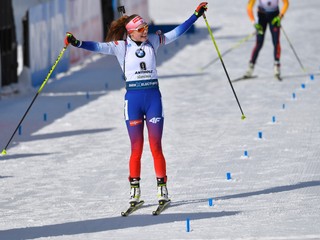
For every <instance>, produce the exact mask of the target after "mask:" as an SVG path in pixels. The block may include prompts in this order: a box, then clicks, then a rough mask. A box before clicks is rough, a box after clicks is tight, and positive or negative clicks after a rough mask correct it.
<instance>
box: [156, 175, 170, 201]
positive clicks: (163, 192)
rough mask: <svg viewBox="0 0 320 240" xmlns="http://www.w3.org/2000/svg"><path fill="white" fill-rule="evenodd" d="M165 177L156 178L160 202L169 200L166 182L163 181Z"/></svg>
mask: <svg viewBox="0 0 320 240" xmlns="http://www.w3.org/2000/svg"><path fill="white" fill-rule="evenodd" d="M165 179H166V178H157V186H158V194H157V197H158V201H159V203H161V202H169V201H170V199H169V195H168V189H167V183H166V181H165Z"/></svg>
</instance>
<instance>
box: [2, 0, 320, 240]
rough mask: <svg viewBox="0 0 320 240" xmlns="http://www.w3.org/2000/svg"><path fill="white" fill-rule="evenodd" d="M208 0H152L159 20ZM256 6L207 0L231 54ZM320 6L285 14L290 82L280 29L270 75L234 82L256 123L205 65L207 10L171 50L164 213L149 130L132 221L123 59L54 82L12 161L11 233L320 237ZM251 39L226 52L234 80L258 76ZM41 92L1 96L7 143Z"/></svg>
mask: <svg viewBox="0 0 320 240" xmlns="http://www.w3.org/2000/svg"><path fill="white" fill-rule="evenodd" d="M199 2H200V1H192V0H184V1H181V0H171V1H170V3H169V2H168V1H150V16H151V17H152V19H153V20H154V22H155V23H156V24H178V23H181V22H182V21H184V20H186V19H187V18H188V17H189V16H190V15H191V14H192V13H193V11H194V9H195V8H196V6H197V5H198V3H199ZM280 3H282V2H281V1H280ZM246 4H247V1H246V0H242V1H235V0H212V1H210V0H209V5H208V7H209V10H208V13H207V19H208V22H209V24H210V26H211V28H212V30H213V34H214V36H215V39H216V42H217V45H218V47H219V49H220V51H221V52H224V51H226V50H227V49H229V48H231V47H232V46H234V45H235V44H237V42H239V41H240V40H241V39H242V38H244V37H246V36H247V35H249V34H250V33H251V32H253V27H252V25H251V23H250V21H249V19H248V17H247V13H246ZM280 6H281V5H280ZM319 9H320V1H319V0H308V1H301V0H291V1H290V6H289V9H288V11H287V14H286V16H285V18H284V19H283V21H282V24H283V28H284V30H285V31H286V33H287V35H288V36H289V39H290V41H291V43H292V46H293V47H294V48H295V50H296V52H297V54H298V56H299V58H300V59H301V61H302V63H303V64H304V66H305V67H306V72H304V71H303V70H302V69H301V67H300V65H299V63H298V61H297V59H296V57H295V55H294V53H293V51H292V49H291V47H290V45H289V43H288V41H287V40H286V38H285V37H284V35H283V34H282V35H281V47H282V57H281V64H282V75H283V76H284V79H283V81H282V82H279V81H277V80H275V79H274V78H273V47H272V43H271V38H270V32H269V31H268V32H267V36H266V39H265V44H264V47H263V49H262V50H261V52H260V56H259V59H258V63H257V65H256V69H255V74H257V75H258V76H259V77H258V78H256V79H252V80H246V81H238V82H234V83H233V86H234V89H235V91H236V93H237V96H238V98H239V101H240V103H241V106H242V109H243V111H244V113H245V115H246V117H247V118H246V119H245V120H241V112H240V110H239V108H238V105H237V102H236V100H235V98H234V96H233V93H232V90H231V88H230V85H229V83H228V79H227V77H226V74H225V72H224V70H223V68H222V65H221V63H220V62H219V61H217V62H216V63H214V64H212V65H210V67H208V68H206V69H205V70H203V71H201V70H200V69H201V67H203V66H205V65H206V64H207V63H208V62H210V61H211V60H212V59H214V58H216V57H217V52H216V50H215V48H214V45H213V42H212V40H211V38H210V36H209V34H208V30H207V28H206V25H205V22H204V20H203V19H202V18H201V19H199V20H198V21H197V22H196V32H195V34H190V35H184V36H183V37H181V38H180V39H179V40H178V41H177V42H174V43H172V44H170V45H168V46H165V47H163V48H160V49H159V54H158V71H159V74H160V89H161V92H162V96H163V104H164V110H165V128H164V135H163V148H164V154H165V157H166V160H167V170H168V172H167V173H168V190H169V194H170V196H171V199H172V204H171V207H170V208H168V209H167V210H166V211H165V212H163V214H161V215H160V216H152V215H151V212H152V210H154V209H155V207H156V203H157V198H156V181H155V175H154V169H153V161H152V157H151V153H150V150H149V145H148V143H147V136H146V139H145V148H144V154H143V159H142V176H141V177H142V181H141V188H142V198H143V199H144V200H145V206H144V207H143V208H142V209H140V210H139V211H137V212H135V213H134V214H133V215H132V216H129V217H127V218H124V217H121V216H120V212H121V211H123V210H124V209H125V208H126V207H127V205H128V199H129V190H130V189H129V183H128V179H127V177H128V159H129V155H130V144H129V138H128V135H127V130H126V127H125V123H124V120H123V97H124V93H125V89H124V88H123V86H124V83H123V80H121V71H120V67H119V66H118V63H117V62H116V59H115V57H112V56H100V55H94V56H93V57H91V58H90V59H88V61H86V62H85V63H83V64H81V65H79V66H76V67H73V68H72V69H71V70H70V71H69V72H67V73H64V74H60V75H59V76H58V77H57V78H56V79H52V80H50V82H49V83H48V84H47V85H46V86H45V88H44V90H43V91H42V92H41V94H40V96H39V97H38V98H37V100H36V102H35V103H34V105H33V107H32V108H31V110H30V112H29V114H28V115H27V117H26V119H25V120H24V122H23V124H22V129H21V133H20V134H19V133H17V134H16V135H15V137H14V139H13V141H12V143H11V144H10V146H9V148H8V154H7V155H5V156H1V157H0V193H1V197H0V239H1V240H16V239H77V240H82V239H90V240H93V239H320V228H319V222H320V206H319V205H320V199H319V194H320V173H319V170H320V161H319V157H320V149H319V145H320V124H319V123H320V113H319V110H320V100H319V96H320V95H319V94H320V75H319V66H320V62H319V54H320V45H319V39H320V31H319V30H320V29H319V22H320V15H319ZM77 37H79V38H80V39H81V36H77ZM83 40H89V39H83ZM61 46H62V47H63V43H61ZM253 46H254V39H253V38H252V39H251V40H250V41H247V42H245V43H243V44H241V45H240V46H239V47H237V48H234V49H233V50H232V51H231V52H229V53H228V54H227V55H225V56H224V57H223V60H224V63H225V65H226V68H227V70H228V73H229V75H230V78H231V79H235V78H237V77H239V76H241V75H242V74H243V73H244V72H245V71H246V68H247V65H248V61H249V57H250V54H251V50H252V48H253ZM57 55H58V53H57ZM309 74H314V79H313V80H311V78H310V75H309ZM44 78H45V76H44ZM302 84H304V85H302ZM303 86H304V88H303ZM36 91H37V89H33V90H32V91H24V92H22V93H20V94H18V95H16V96H11V97H6V98H2V99H1V100H0V109H1V113H0V134H1V135H0V136H1V137H0V147H1V149H3V147H4V146H5V144H6V143H7V141H8V140H9V138H10V136H11V134H12V132H13V130H14V129H15V127H16V126H17V124H18V122H19V120H20V119H21V117H22V115H23V113H24V112H25V110H26V109H27V107H28V105H29V104H30V103H31V100H32V98H33V96H34V95H35V93H36ZM293 95H295V97H294V96H293ZM44 115H46V117H47V119H46V121H45V120H44ZM273 117H274V119H275V122H273ZM258 132H262V138H259V137H258ZM245 151H247V153H248V157H246V156H244V152H245ZM227 173H231V177H232V178H231V179H230V180H227V178H226V174H227ZM209 199H212V201H213V206H209V204H208V202H209ZM187 219H189V223H190V231H189V232H188V231H187V228H186V223H187Z"/></svg>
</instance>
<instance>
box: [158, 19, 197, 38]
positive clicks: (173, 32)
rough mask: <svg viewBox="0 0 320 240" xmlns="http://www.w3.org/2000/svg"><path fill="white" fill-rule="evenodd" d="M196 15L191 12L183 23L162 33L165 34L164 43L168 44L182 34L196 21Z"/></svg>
mask: <svg viewBox="0 0 320 240" xmlns="http://www.w3.org/2000/svg"><path fill="white" fill-rule="evenodd" d="M197 19H198V18H197V16H196V15H194V14H192V15H191V17H190V18H189V19H188V20H186V21H185V22H184V23H182V24H180V25H179V26H177V27H176V28H174V29H173V30H171V31H170V32H167V33H165V34H164V36H165V38H166V39H165V44H169V43H171V42H172V41H174V40H176V39H177V38H179V37H180V36H181V35H182V34H184V33H185V32H186V31H187V30H188V29H189V28H190V27H191V26H192V24H193V23H194V22H195V21H197Z"/></svg>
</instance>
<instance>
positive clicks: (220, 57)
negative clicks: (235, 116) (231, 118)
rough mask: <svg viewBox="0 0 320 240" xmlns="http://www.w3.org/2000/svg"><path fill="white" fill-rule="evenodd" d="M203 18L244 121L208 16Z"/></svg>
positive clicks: (243, 116) (243, 117)
mask: <svg viewBox="0 0 320 240" xmlns="http://www.w3.org/2000/svg"><path fill="white" fill-rule="evenodd" d="M202 16H203V19H204V21H205V22H206V25H207V28H208V31H209V34H210V36H211V39H212V42H213V45H214V46H215V48H216V50H217V53H218V56H219V59H220V61H221V64H222V66H223V69H224V71H225V73H226V75H227V78H228V80H229V83H230V86H231V89H232V92H233V95H234V97H235V98H236V100H237V103H238V106H239V108H240V111H241V114H242V116H241V119H242V120H243V119H245V118H246V116H245V115H244V113H243V111H242V108H241V105H240V102H239V100H238V97H237V94H236V92H235V91H234V88H233V86H232V83H231V80H230V77H229V74H228V71H227V69H226V66H225V65H224V62H223V59H222V56H221V53H220V51H219V48H218V46H217V43H216V41H215V39H214V36H213V34H212V31H211V28H210V26H209V23H208V21H207V17H206V15H205V14H204V13H203V15H202Z"/></svg>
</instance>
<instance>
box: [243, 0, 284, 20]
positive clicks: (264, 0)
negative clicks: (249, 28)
mask: <svg viewBox="0 0 320 240" xmlns="http://www.w3.org/2000/svg"><path fill="white" fill-rule="evenodd" d="M255 2H256V0H249V1H248V5H247V13H248V16H249V19H250V21H251V22H252V23H255V18H254V14H253V6H254V4H255ZM282 2H283V6H282V8H281V11H280V16H281V17H283V16H284V14H285V13H286V11H287V9H288V7H289V0H282ZM278 10H279V0H259V3H258V11H259V12H264V13H272V12H276V11H278Z"/></svg>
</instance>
